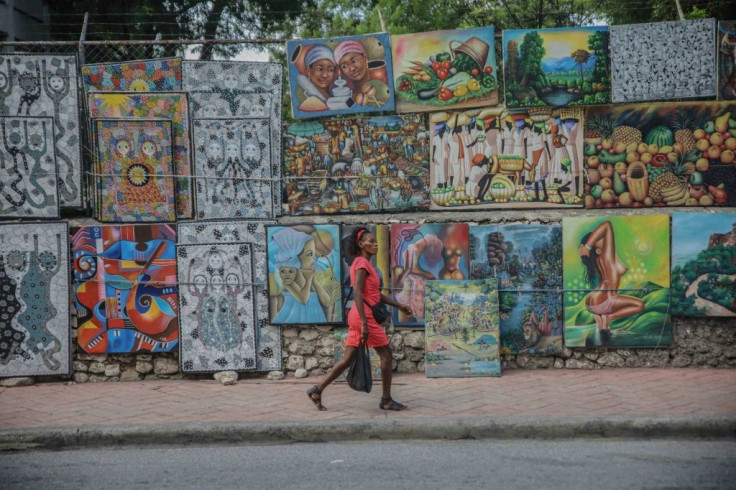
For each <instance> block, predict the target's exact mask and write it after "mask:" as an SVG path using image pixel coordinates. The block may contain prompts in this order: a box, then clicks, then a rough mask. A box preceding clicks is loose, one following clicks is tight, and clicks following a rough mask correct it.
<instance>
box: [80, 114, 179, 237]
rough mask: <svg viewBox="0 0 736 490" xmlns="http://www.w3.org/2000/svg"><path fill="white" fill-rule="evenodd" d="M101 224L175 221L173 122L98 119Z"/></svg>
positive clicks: (96, 121)
mask: <svg viewBox="0 0 736 490" xmlns="http://www.w3.org/2000/svg"><path fill="white" fill-rule="evenodd" d="M94 132H95V146H96V154H97V173H98V174H99V176H98V177H97V187H98V189H97V195H98V198H99V204H98V208H97V209H98V216H97V218H98V219H99V220H100V221H103V222H118V223H125V222H135V223H138V222H145V221H152V222H160V221H175V220H176V201H175V199H176V194H175V192H174V178H173V177H172V174H173V164H172V158H171V121H164V120H142V119H140V120H134V119H95V120H94Z"/></svg>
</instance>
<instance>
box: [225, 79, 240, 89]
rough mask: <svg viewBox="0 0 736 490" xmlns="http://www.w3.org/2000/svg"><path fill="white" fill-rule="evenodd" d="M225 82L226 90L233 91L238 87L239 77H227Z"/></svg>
mask: <svg viewBox="0 0 736 490" xmlns="http://www.w3.org/2000/svg"><path fill="white" fill-rule="evenodd" d="M223 82H224V85H225V88H229V89H230V90H233V89H235V88H236V87H237V86H238V77H236V76H235V75H225V80H224V81H223Z"/></svg>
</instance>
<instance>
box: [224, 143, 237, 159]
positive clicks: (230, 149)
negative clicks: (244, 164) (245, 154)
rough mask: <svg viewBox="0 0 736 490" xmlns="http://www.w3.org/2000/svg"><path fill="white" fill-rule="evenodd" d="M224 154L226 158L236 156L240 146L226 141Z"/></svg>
mask: <svg viewBox="0 0 736 490" xmlns="http://www.w3.org/2000/svg"><path fill="white" fill-rule="evenodd" d="M225 156H227V157H228V158H238V157H239V156H240V148H238V145H236V144H235V143H228V145H227V146H226V147H225Z"/></svg>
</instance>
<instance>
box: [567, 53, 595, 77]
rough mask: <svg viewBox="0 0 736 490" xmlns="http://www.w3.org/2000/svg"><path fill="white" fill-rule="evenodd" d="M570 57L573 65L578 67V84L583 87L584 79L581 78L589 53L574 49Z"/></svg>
mask: <svg viewBox="0 0 736 490" xmlns="http://www.w3.org/2000/svg"><path fill="white" fill-rule="evenodd" d="M570 57H571V58H572V59H574V60H575V63H577V64H578V66H579V67H580V84H581V85H583V84H584V83H585V78H583V65H584V64H585V63H587V62H588V60H589V59H590V53H589V52H587V51H586V50H584V49H576V50H575V51H573V52H572V53H571V54H570Z"/></svg>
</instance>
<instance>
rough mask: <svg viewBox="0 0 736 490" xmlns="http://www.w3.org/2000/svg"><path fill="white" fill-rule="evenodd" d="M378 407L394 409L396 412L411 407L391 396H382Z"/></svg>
mask: <svg viewBox="0 0 736 490" xmlns="http://www.w3.org/2000/svg"><path fill="white" fill-rule="evenodd" d="M378 408H380V409H381V410H393V411H395V412H400V411H401V410H406V409H407V408H409V407H407V406H406V405H404V404H401V403H399V402H397V401H396V400H394V399H393V398H391V397H388V398H381V403H379V404H378Z"/></svg>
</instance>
